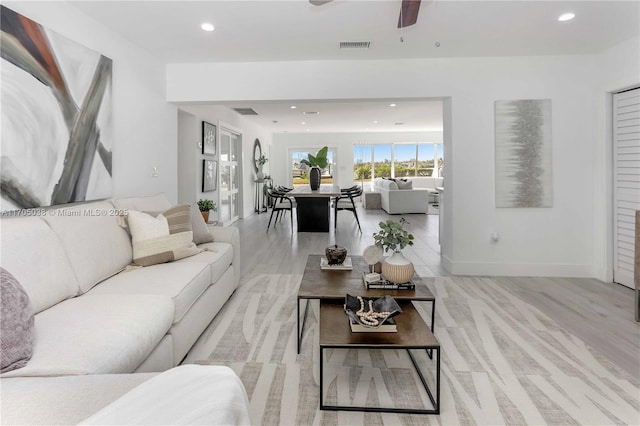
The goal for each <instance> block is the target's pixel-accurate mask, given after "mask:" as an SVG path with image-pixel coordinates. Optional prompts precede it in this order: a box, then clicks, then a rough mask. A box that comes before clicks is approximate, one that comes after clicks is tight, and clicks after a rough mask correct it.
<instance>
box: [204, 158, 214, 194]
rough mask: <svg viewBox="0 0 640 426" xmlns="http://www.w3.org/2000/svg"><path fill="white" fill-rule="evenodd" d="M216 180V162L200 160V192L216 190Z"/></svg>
mask: <svg viewBox="0 0 640 426" xmlns="http://www.w3.org/2000/svg"><path fill="white" fill-rule="evenodd" d="M217 179H218V162H217V161H212V160H202V192H209V191H215V190H216V183H217Z"/></svg>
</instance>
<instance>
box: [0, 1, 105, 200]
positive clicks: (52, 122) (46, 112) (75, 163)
mask: <svg viewBox="0 0 640 426" xmlns="http://www.w3.org/2000/svg"><path fill="white" fill-rule="evenodd" d="M0 13H1V19H2V22H1V26H0V28H1V36H2V45H1V47H0V53H1V56H2V62H1V64H0V65H1V71H2V74H1V76H0V86H1V87H0V88H1V96H2V98H1V99H2V105H1V107H2V122H1V125H2V135H1V138H2V139H1V156H0V162H1V163H0V178H1V179H0V195H1V197H0V209H2V210H3V211H4V210H15V209H23V208H33V207H40V206H50V205H56V204H66V203H72V202H78V201H85V200H93V199H99V198H105V197H109V196H110V195H111V194H112V177H111V175H112V141H113V131H112V124H111V123H112V118H111V115H112V112H111V103H112V96H111V74H112V61H111V59H109V58H107V57H105V56H103V55H101V54H99V53H97V52H95V51H93V50H90V49H88V48H86V47H84V46H82V45H80V44H78V43H76V42H74V41H72V40H69V39H68V38H65V37H63V36H61V35H59V34H57V33H55V32H53V31H51V30H49V29H47V28H44V27H43V26H42V25H40V24H38V23H37V22H34V21H32V20H31V19H29V18H27V17H25V16H22V15H20V14H18V13H16V12H14V11H13V10H11V9H8V8H6V7H5V6H1V10H0Z"/></svg>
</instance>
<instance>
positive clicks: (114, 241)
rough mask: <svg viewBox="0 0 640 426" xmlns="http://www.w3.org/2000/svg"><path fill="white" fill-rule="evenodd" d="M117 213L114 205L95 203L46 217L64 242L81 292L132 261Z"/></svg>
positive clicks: (52, 213)
mask: <svg viewBox="0 0 640 426" xmlns="http://www.w3.org/2000/svg"><path fill="white" fill-rule="evenodd" d="M115 213H116V212H115V209H114V207H113V204H111V203H107V202H96V203H88V204H82V205H77V206H71V207H64V208H62V209H57V210H55V211H52V212H50V214H48V215H47V216H45V220H46V221H47V222H48V223H49V226H51V229H53V231H54V232H55V233H56V235H57V236H58V238H59V239H60V241H61V242H62V246H63V247H64V251H65V252H66V253H67V256H68V257H69V261H70V263H71V267H72V269H73V271H74V272H75V275H76V278H77V280H78V284H79V286H80V292H81V293H84V292H86V291H88V290H89V289H90V288H91V287H93V286H94V285H96V284H97V283H99V282H100V281H102V280H104V279H106V278H109V277H110V276H112V275H114V274H117V273H118V272H120V271H122V270H123V269H124V267H125V266H127V265H128V264H129V263H131V259H132V258H133V257H132V250H131V239H130V238H129V234H127V231H125V230H124V229H122V227H120V226H119V225H118V222H119V219H118V216H117V214H115Z"/></svg>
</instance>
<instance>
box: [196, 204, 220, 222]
mask: <svg viewBox="0 0 640 426" xmlns="http://www.w3.org/2000/svg"><path fill="white" fill-rule="evenodd" d="M198 209H200V213H202V217H203V219H204V221H205V222H209V210H213V211H214V212H215V211H217V210H218V208H217V207H216V203H214V202H213V200H207V199H202V198H201V199H199V200H198Z"/></svg>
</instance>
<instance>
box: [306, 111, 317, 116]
mask: <svg viewBox="0 0 640 426" xmlns="http://www.w3.org/2000/svg"><path fill="white" fill-rule="evenodd" d="M303 114H304V115H318V114H320V112H318V111H304V112H303Z"/></svg>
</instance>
